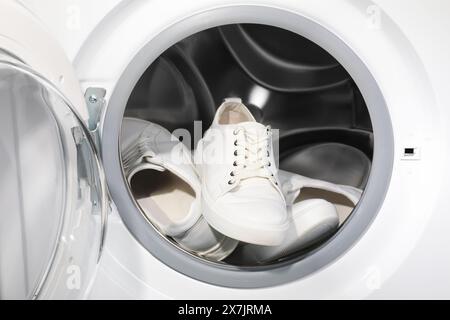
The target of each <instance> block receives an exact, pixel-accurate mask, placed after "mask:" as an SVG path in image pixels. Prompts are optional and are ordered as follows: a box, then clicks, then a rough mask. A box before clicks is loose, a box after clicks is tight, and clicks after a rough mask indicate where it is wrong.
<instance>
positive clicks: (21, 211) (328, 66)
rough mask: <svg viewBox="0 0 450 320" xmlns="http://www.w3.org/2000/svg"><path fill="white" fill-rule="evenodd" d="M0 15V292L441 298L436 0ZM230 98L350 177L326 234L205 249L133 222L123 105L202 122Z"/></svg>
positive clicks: (163, 4)
mask: <svg viewBox="0 0 450 320" xmlns="http://www.w3.org/2000/svg"><path fill="white" fill-rule="evenodd" d="M0 15H1V17H0V18H1V19H0V97H1V109H0V112H1V117H0V123H1V124H0V130H1V135H0V159H1V168H0V177H1V178H0V208H1V210H0V219H1V223H0V228H1V232H0V246H1V250H0V297H1V298H3V299H11V298H19V299H29V298H31V299H183V298H184V299H186V298H189V299H392V298H425V299H427V298H438V299H439V298H450V273H449V272H448V270H449V269H450V249H449V248H448V245H447V244H448V243H449V242H450V232H448V231H449V228H450V211H449V209H448V201H447V199H448V193H449V190H450V182H449V181H450V170H448V162H449V150H448V145H449V143H450V136H449V132H448V129H447V127H448V125H449V120H450V105H449V103H448V101H450V93H449V90H448V86H449V79H448V74H449V73H450V62H449V61H448V56H449V54H450V37H449V33H448V30H450V19H449V18H450V4H449V3H448V2H446V1H439V0H433V1H426V2H425V1H419V0H417V1H403V0H402V1H400V0H398V1H385V0H376V1H375V0H373V1H370V0H367V1H366V0H363V1H361V0H358V1H356V0H344V1H312V0H311V1H309V0H305V1H295V0H277V1H275V0H248V1H242V0H227V1H225V0H198V1H193V2H192V1H177V0H173V1H167V0H166V1H159V0H151V1H138V0H115V1H109V0H108V1H106V0H105V1H95V2H93V1H85V0H67V1H52V0H46V1H42V0H40V1H34V0H22V1H12V0H4V1H2V2H1V3H0ZM228 96H239V97H241V98H242V99H243V101H244V102H245V103H246V104H247V105H248V106H249V108H250V110H251V111H252V113H253V114H254V115H255V117H256V118H257V119H258V120H259V121H261V122H263V123H264V124H268V125H271V126H272V127H274V128H278V129H280V137H279V146H278V148H279V154H280V156H279V166H280V167H281V168H282V169H285V170H289V171H292V172H295V173H299V174H304V175H308V176H311V177H315V178H318V179H324V180H329V181H331V182H335V183H341V184H346V185H351V186H354V187H357V188H360V189H362V190H363V194H362V197H361V199H360V201H359V203H358V204H357V206H356V207H355V208H354V209H353V211H352V212H351V213H350V214H349V215H348V216H347V217H345V219H344V220H343V221H342V222H341V224H340V227H339V228H338V229H337V231H336V232H335V233H334V234H333V235H331V236H330V237H328V238H327V239H325V240H324V241H321V242H320V243H317V244H316V245H314V246H312V247H310V248H308V249H307V250H300V251H299V252H295V253H294V254H291V255H288V256H284V257H281V258H279V259H276V260H274V261H271V262H270V263H264V264H251V263H246V262H245V259H242V257H240V256H239V254H232V255H231V256H230V257H229V259H228V258H227V259H225V260H224V261H212V260H208V259H205V258H202V257H200V256H198V255H196V254H195V253H192V252H188V251H186V250H184V249H183V248H180V247H178V246H177V245H176V243H174V242H173V241H172V240H171V239H170V238H167V237H164V236H163V235H162V234H161V233H160V232H158V229H157V228H155V226H153V225H152V224H151V223H149V221H148V220H147V219H146V218H145V216H144V215H143V214H142V212H141V210H140V208H139V205H138V204H137V202H136V199H135V197H134V195H133V193H132V192H131V191H130V186H129V184H128V182H127V180H126V179H125V177H124V174H123V166H122V159H121V155H120V146H121V140H122V139H123V132H122V123H123V119H124V117H134V118H140V119H144V120H148V121H152V122H157V123H159V124H161V125H164V126H165V127H167V128H168V129H170V130H172V131H173V130H176V129H177V128H183V129H186V130H187V131H188V132H189V133H191V134H192V135H193V136H195V135H198V134H200V135H201V132H196V131H195V130H194V127H193V123H194V122H196V121H201V123H202V125H203V130H205V129H207V127H208V126H209V124H210V122H211V120H212V117H213V115H214V111H215V110H216V108H217V106H218V105H219V104H220V101H221V100H223V98H225V97H228ZM192 148H194V146H192Z"/></svg>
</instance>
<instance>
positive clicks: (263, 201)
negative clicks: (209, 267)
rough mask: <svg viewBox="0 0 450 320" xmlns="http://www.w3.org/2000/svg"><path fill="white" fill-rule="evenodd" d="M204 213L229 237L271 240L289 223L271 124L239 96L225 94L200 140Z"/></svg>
mask: <svg viewBox="0 0 450 320" xmlns="http://www.w3.org/2000/svg"><path fill="white" fill-rule="evenodd" d="M195 161H196V164H197V168H198V171H199V174H200V177H201V180H202V200H203V201H202V207H203V216H204V217H205V219H206V220H207V221H208V222H209V224H211V226H213V227H214V228H215V229H217V230H218V231H220V232H221V233H223V234H225V235H227V236H228V237H231V238H234V239H237V240H240V241H243V242H247V243H252V244H259V245H266V246H276V245H279V244H281V243H282V242H283V239H284V237H285V232H286V231H287V229H288V227H289V222H288V216H287V210H286V203H285V200H284V196H283V193H282V191H281V188H280V183H279V181H278V177H277V168H276V166H275V160H274V155H273V146H272V134H271V129H270V128H268V127H266V126H264V125H262V124H260V123H257V122H256V120H255V119H254V117H253V116H252V114H251V113H250V111H249V110H248V109H247V107H246V106H245V105H244V104H242V102H241V101H240V99H236V98H231V99H226V100H225V102H224V103H223V104H222V105H221V106H220V107H219V109H218V110H217V112H216V115H215V118H214V120H213V123H212V125H211V127H210V128H209V129H208V131H207V132H206V133H205V135H204V138H203V139H202V140H201V141H200V142H199V144H198V147H197V150H196V155H195Z"/></svg>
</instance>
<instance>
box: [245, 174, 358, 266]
mask: <svg viewBox="0 0 450 320" xmlns="http://www.w3.org/2000/svg"><path fill="white" fill-rule="evenodd" d="M279 178H280V182H281V184H282V189H283V192H284V195H285V197H286V201H287V204H288V214H289V218H290V226H289V230H288V231H287V232H286V238H285V240H284V241H283V243H282V244H281V245H280V246H276V247H266V246H255V245H249V244H246V245H244V246H243V247H242V248H240V250H239V257H240V258H241V259H242V261H243V262H244V263H247V264H255V263H256V264H263V263H267V262H273V261H275V260H277V259H280V258H282V257H285V256H287V255H289V254H292V253H294V252H298V251H301V250H303V249H306V248H308V247H310V246H311V245H313V244H315V243H318V242H320V241H321V240H324V239H326V238H327V237H328V236H330V235H332V234H333V233H334V232H335V231H336V230H337V228H338V227H339V225H340V224H341V223H342V222H343V221H344V220H345V219H346V217H347V216H348V215H349V214H350V213H351V211H352V210H353V208H354V207H355V206H356V204H357V203H358V201H359V199H360V197H361V194H362V190H359V189H357V188H354V187H350V186H345V185H338V184H333V183H330V182H327V181H323V180H317V179H311V178H308V177H305V176H301V175H298V174H293V173H290V172H287V171H283V170H279ZM309 189H310V190H309ZM312 190H314V191H312ZM339 196H340V197H341V198H340V197H339ZM313 197H316V198H313ZM343 198H344V199H343ZM327 200H328V201H327Z"/></svg>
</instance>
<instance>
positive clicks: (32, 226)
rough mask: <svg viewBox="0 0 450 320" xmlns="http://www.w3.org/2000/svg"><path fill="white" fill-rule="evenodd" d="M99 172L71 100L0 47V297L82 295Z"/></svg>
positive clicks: (91, 259)
mask: <svg viewBox="0 0 450 320" xmlns="http://www.w3.org/2000/svg"><path fill="white" fill-rule="evenodd" d="M105 188H106V187H105V182H104V177H103V171H102V167H101V164H100V162H99V158H98V155H97V153H96V150H95V147H94V145H93V142H92V140H91V136H90V133H89V131H88V130H87V129H86V127H85V126H84V124H83V122H82V120H81V119H80V117H79V115H78V114H77V112H76V111H75V109H74V107H73V105H72V104H71V102H70V101H68V99H67V98H65V96H64V95H63V94H62V93H61V92H60V91H59V90H58V89H57V88H56V87H55V86H54V85H53V84H52V83H51V82H49V81H48V80H47V79H46V78H45V77H43V76H41V75H40V74H38V73H37V72H35V70H33V69H32V68H31V67H29V66H27V65H25V64H24V63H21V62H20V61H19V60H16V59H14V58H12V57H11V56H7V55H3V56H2V54H1V52H0V298H1V299H28V298H58V299H72V298H74V299H76V298H83V297H84V295H86V294H87V292H88V289H89V284H90V282H91V281H92V279H93V275H94V273H95V271H96V267H97V263H98V259H99V257H100V253H101V249H102V243H103V238H104V234H105V222H106V214H107V196H106V189H105Z"/></svg>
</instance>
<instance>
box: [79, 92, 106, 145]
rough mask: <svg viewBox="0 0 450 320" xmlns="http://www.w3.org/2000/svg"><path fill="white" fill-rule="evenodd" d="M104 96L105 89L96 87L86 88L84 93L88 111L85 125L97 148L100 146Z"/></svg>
mask: <svg viewBox="0 0 450 320" xmlns="http://www.w3.org/2000/svg"><path fill="white" fill-rule="evenodd" d="M105 96H106V90H105V89H104V88H98V87H90V88H87V89H86V92H85V93H84V99H85V101H86V105H87V108H88V113H89V119H88V123H87V126H88V129H89V131H90V132H91V136H92V139H93V140H94V143H95V145H96V147H97V148H100V118H101V115H102V111H103V107H104V106H105V104H106V100H105Z"/></svg>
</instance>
